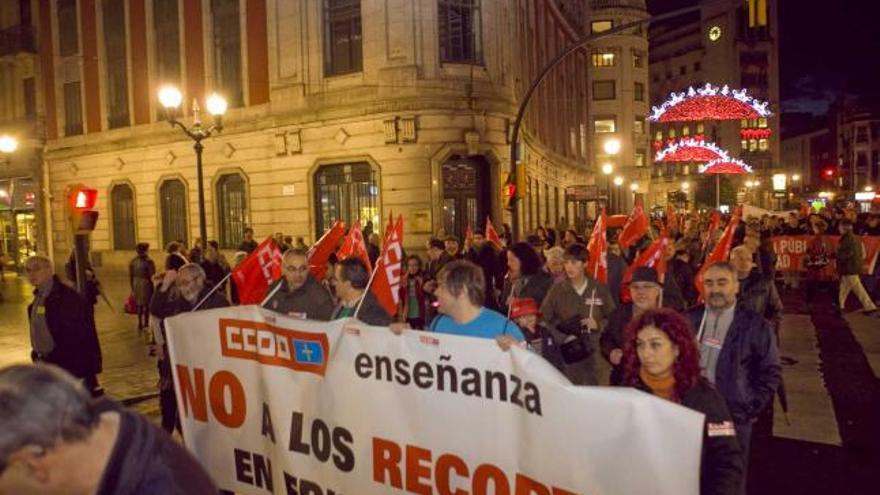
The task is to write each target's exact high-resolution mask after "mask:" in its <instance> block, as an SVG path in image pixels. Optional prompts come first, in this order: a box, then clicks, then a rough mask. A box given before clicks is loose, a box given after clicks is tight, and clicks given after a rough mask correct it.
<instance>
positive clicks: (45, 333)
mask: <svg viewBox="0 0 880 495" xmlns="http://www.w3.org/2000/svg"><path fill="white" fill-rule="evenodd" d="M25 272H26V273H27V278H28V281H29V282H30V283H31V285H33V286H34V301H33V302H32V303H31V304H30V305H29V306H28V316H29V321H30V336H31V348H32V351H31V358H32V359H33V360H34V362H45V363H50V364H54V365H56V366H59V367H61V368H63V369H64V370H66V371H67V372H68V373H70V374H72V375H73V376H75V377H77V378H79V379H81V380H83V382H84V383H85V386H86V388H87V389H88V390H89V391H90V392H91V393H92V394H94V395H101V394H102V391H101V388H100V386H98V379H97V375H98V374H99V373H101V371H102V359H101V345H100V343H99V342H98V332H97V330H96V329H95V319H94V318H93V317H92V314H91V311H90V305H88V304H87V303H86V302H85V301H84V300H83V298H82V297H80V295H79V294H78V293H77V292H76V290H74V289H73V288H72V287H70V286H68V285H66V284H65V283H64V282H62V281H61V279H59V278H58V277H57V276H56V275H55V273H54V270H53V268H52V262H51V261H49V259H48V258H44V257H42V256H32V257H31V258H29V259H28V260H27V262H26V263H25Z"/></svg>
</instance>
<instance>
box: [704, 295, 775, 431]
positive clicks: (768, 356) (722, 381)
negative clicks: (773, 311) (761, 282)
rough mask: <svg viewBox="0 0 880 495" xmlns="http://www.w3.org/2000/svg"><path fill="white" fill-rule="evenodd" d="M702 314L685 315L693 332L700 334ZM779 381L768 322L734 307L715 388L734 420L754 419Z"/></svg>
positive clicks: (752, 312)
mask: <svg viewBox="0 0 880 495" xmlns="http://www.w3.org/2000/svg"><path fill="white" fill-rule="evenodd" d="M704 311H706V308H705V307H704V306H701V307H699V308H695V309H694V310H693V311H691V312H690V313H688V317H689V319H690V321H691V325H692V327H693V329H694V331H695V332H699V331H700V323H701V322H702V321H703V313H704ZM781 381H782V367H781V366H780V364H779V350H778V348H777V346H776V340H775V338H774V335H773V330H772V329H771V328H770V323H769V322H768V321H767V320H765V319H764V317H763V316H761V315H759V314H757V313H755V312H754V311H752V310H750V309H748V308H747V307H745V306H743V305H737V307H736V310H735V312H734V316H733V322H732V323H731V324H730V329H729V330H728V332H727V336H726V337H725V338H724V343H723V344H722V347H721V353H720V355H719V356H718V364H717V366H716V368H715V388H717V389H718V391H719V392H721V395H722V396H723V397H724V399H725V400H726V401H727V407H728V408H729V409H730V414H731V415H732V416H733V419H734V421H735V422H737V423H739V424H746V423H749V422H751V421H752V420H753V419H755V418H757V417H758V415H759V414H760V413H761V412H762V411H763V410H764V408H765V407H767V406H768V405H770V404H772V401H773V397H774V395H775V394H776V389H777V388H778V387H779V384H780V382H781Z"/></svg>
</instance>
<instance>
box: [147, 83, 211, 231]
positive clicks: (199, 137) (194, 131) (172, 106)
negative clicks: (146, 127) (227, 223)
mask: <svg viewBox="0 0 880 495" xmlns="http://www.w3.org/2000/svg"><path fill="white" fill-rule="evenodd" d="M159 102H160V103H161V104H162V106H163V107H165V112H166V116H167V117H168V123H169V124H171V127H175V126H176V127H178V128H180V130H182V131H183V133H184V134H186V135H187V136H189V138H190V139H192V140H193V141H194V142H195V144H193V149H194V150H195V151H196V174H197V176H198V179H197V180H198V187H199V236H201V239H202V244H203V245H204V243H207V242H208V226H207V222H206V220H205V186H204V184H203V182H204V181H203V175H204V173H203V171H202V151H203V150H204V149H205V148H204V146H203V145H202V141H203V140H205V139H207V138H209V137H211V135H213V134H214V133H215V132H221V131H222V130H223V114H224V113H226V107H227V103H226V100H225V99H224V98H223V97H222V96H220V95H218V94H217V93H212V94H211V95H210V96H209V97H208V99H207V101H206V102H205V105H206V107H207V108H208V113H210V114H211V116H212V117H213V119H214V124H213V125H211V126H210V127H207V128H205V127H203V126H202V119H201V109H200V108H199V103H198V101H197V100H195V99H193V105H192V115H193V124H192V126H191V127H187V126H186V125H184V124H183V123H181V122H180V121H179V120H177V116H178V113H179V110H180V104H181V103H182V102H183V95H182V94H181V93H180V90H179V89H177V88H175V87H173V86H165V87H163V88H161V89H160V90H159Z"/></svg>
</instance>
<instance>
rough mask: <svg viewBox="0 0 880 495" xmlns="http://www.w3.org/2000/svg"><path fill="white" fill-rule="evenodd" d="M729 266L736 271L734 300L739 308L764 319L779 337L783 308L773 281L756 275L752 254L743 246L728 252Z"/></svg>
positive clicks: (758, 274)
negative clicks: (736, 289) (750, 311)
mask: <svg viewBox="0 0 880 495" xmlns="http://www.w3.org/2000/svg"><path fill="white" fill-rule="evenodd" d="M730 265H731V266H733V269H734V270H736V278H737V280H738V281H739V292H738V293H737V296H736V300H737V301H738V303H739V304H740V306H743V307H746V308H748V309H750V310H752V311H754V312H755V313H758V314H759V315H761V316H763V317H764V318H766V319H767V321H769V322H770V324H771V325H772V327H773V329H774V331H775V333H776V335H779V333H778V330H779V326H780V325H781V324H782V312H783V309H784V308H783V306H782V299H781V298H780V297H779V291H778V290H777V289H776V285H775V284H774V283H773V280H771V279H769V278H767V277H764V276H762V275H761V274H760V273H758V271H757V270H756V269H755V268H754V263H753V262H752V253H751V251H749V248H747V247H745V246H737V247H735V248H733V249H732V250H731V251H730Z"/></svg>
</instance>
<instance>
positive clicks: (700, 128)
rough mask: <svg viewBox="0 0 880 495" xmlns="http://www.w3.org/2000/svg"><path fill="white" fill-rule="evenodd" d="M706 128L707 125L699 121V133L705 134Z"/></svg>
mask: <svg viewBox="0 0 880 495" xmlns="http://www.w3.org/2000/svg"><path fill="white" fill-rule="evenodd" d="M705 130H706V126H704V125H703V123H702V122H698V123H697V134H703V133H704V132H705Z"/></svg>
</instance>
